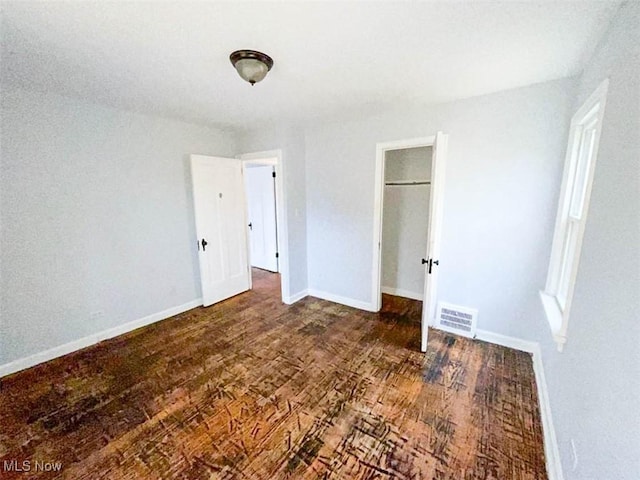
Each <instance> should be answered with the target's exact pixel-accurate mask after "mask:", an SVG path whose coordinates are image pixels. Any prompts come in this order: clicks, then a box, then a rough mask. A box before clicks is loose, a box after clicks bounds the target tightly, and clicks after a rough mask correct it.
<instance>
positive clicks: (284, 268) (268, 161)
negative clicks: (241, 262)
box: [236, 149, 292, 305]
mask: <svg viewBox="0 0 640 480" xmlns="http://www.w3.org/2000/svg"><path fill="white" fill-rule="evenodd" d="M236 158H239V159H240V160H243V162H242V163H243V166H244V164H245V163H252V164H258V163H259V164H263V165H274V166H275V172H276V223H277V224H278V269H279V270H280V287H281V288H280V289H281V295H282V301H283V302H284V303H286V304H288V305H290V304H291V303H292V302H291V288H290V285H289V248H288V247H289V229H288V226H287V225H288V224H287V215H286V204H287V200H286V195H285V188H284V175H285V172H284V170H285V169H284V164H283V162H282V150H280V149H278V150H267V151H262V152H252V153H244V154H242V155H237V156H236ZM245 195H246V193H245ZM245 200H246V198H245ZM245 203H246V202H245ZM248 238H249V230H248V227H247V245H248Z"/></svg>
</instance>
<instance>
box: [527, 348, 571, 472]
mask: <svg viewBox="0 0 640 480" xmlns="http://www.w3.org/2000/svg"><path fill="white" fill-rule="evenodd" d="M532 354H533V372H534V373H535V376H536V385H537V387H538V402H539V403H540V418H541V420H542V433H543V435H544V457H545V460H546V462H547V476H548V477H549V480H564V474H563V473H562V462H561V461H560V449H559V448H558V439H557V438H556V430H555V428H554V426H553V418H552V416H551V403H550V402H549V391H548V389H547V380H546V379H545V377H544V367H543V365H542V351H541V350H540V345H539V344H538V343H536V344H535V350H534V351H533V352H532Z"/></svg>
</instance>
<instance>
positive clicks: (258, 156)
mask: <svg viewBox="0 0 640 480" xmlns="http://www.w3.org/2000/svg"><path fill="white" fill-rule="evenodd" d="M238 159H240V160H241V161H242V168H243V172H244V182H245V203H246V212H247V239H248V245H247V246H248V252H249V265H250V270H251V288H252V289H262V286H264V285H267V284H268V285H271V286H272V285H273V284H274V282H276V281H277V282H278V283H279V284H280V292H281V297H282V301H283V302H284V303H287V304H289V303H291V301H290V295H289V264H288V255H287V253H288V250H287V240H286V239H287V224H286V218H285V213H284V212H285V209H284V184H283V181H282V180H283V168H282V152H281V150H271V151H264V152H254V153H247V154H243V155H239V156H238ZM269 291H273V288H271V289H269Z"/></svg>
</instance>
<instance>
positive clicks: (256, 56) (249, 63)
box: [229, 50, 273, 85]
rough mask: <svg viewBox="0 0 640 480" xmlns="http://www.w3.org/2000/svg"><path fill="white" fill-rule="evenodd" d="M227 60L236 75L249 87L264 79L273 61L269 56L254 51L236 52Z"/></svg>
mask: <svg viewBox="0 0 640 480" xmlns="http://www.w3.org/2000/svg"><path fill="white" fill-rule="evenodd" d="M229 60H231V63H232V64H233V66H234V67H235V69H236V70H237V71H238V74H239V75H240V76H241V77H242V78H244V79H245V80H246V81H247V82H249V83H250V84H251V85H254V84H255V83H257V82H259V81H260V80H262V79H263V78H264V77H266V76H267V72H268V71H269V70H271V67H273V60H272V59H271V57H270V56H269V55H266V54H264V53H262V52H256V51H255V50H236V51H235V52H233V53H232V54H231V55H230V56H229Z"/></svg>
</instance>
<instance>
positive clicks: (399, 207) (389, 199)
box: [372, 132, 447, 351]
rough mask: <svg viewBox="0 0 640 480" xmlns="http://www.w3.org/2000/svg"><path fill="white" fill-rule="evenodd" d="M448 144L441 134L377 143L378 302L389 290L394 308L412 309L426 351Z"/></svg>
mask: <svg viewBox="0 0 640 480" xmlns="http://www.w3.org/2000/svg"><path fill="white" fill-rule="evenodd" d="M446 145H447V136H446V135H444V134H443V133H441V132H438V134H436V135H435V136H433V137H422V138H416V139H410V140H400V141H396V142H388V143H379V144H378V145H377V146H376V150H377V157H376V197H375V204H374V205H375V215H374V245H373V261H374V264H373V272H374V274H373V285H372V298H373V303H374V305H375V307H376V310H377V311H379V310H380V309H381V308H382V307H383V294H385V301H386V302H387V303H391V304H392V305H391V307H390V308H392V309H393V308H396V307H397V306H398V305H401V306H402V308H408V309H410V310H411V311H413V312H414V315H415V316H417V317H419V318H420V323H421V341H420V345H421V350H422V351H426V348H427V339H428V327H429V325H431V324H432V323H433V319H434V317H435V308H436V298H437V297H436V292H437V274H438V267H439V264H440V259H439V254H440V230H441V226H442V195H443V191H444V163H445V153H446ZM416 301H421V302H422V308H421V312H419V313H418V312H417V311H418V310H419V306H417V303H416ZM385 308H387V305H385Z"/></svg>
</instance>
